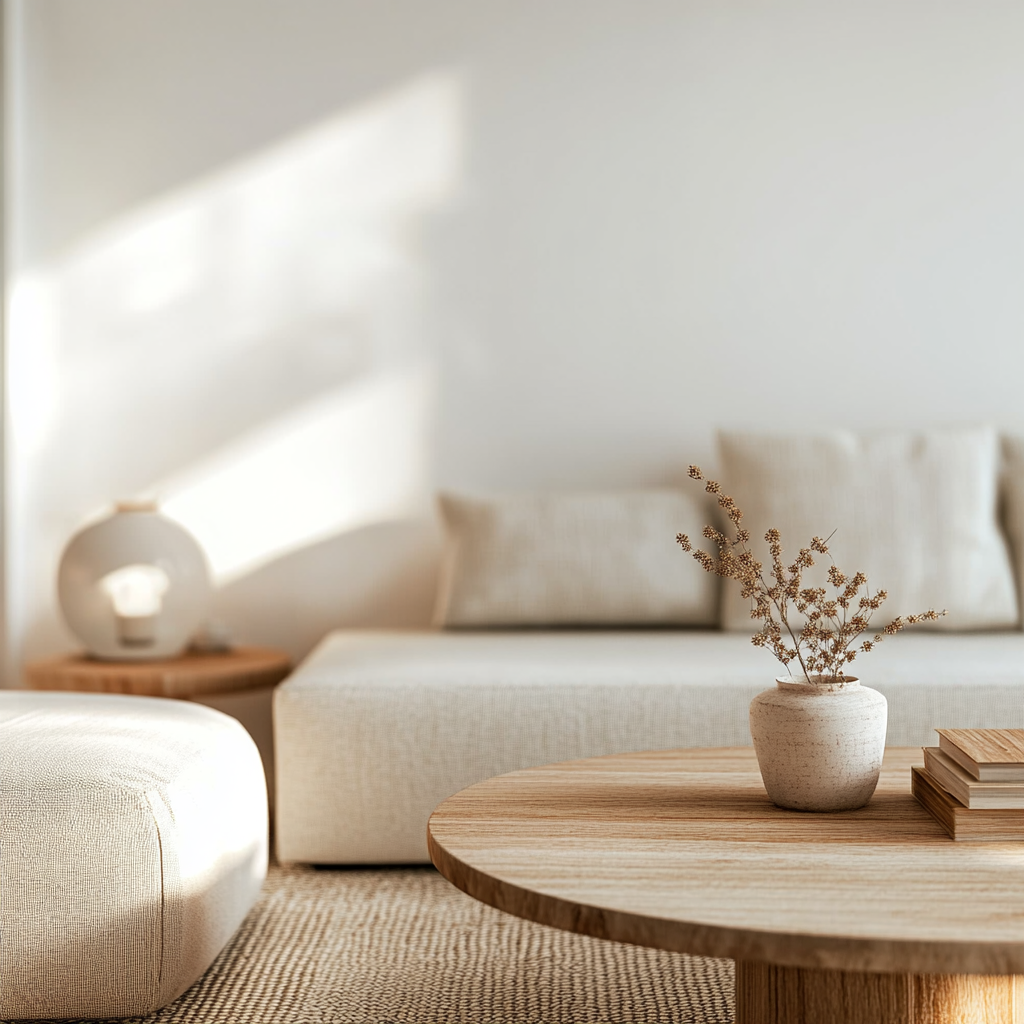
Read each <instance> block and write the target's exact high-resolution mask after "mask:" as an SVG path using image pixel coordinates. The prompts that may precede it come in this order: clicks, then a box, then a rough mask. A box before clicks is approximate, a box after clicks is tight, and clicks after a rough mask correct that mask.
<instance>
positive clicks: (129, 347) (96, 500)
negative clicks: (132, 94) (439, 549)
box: [7, 69, 464, 633]
mask: <svg viewBox="0 0 1024 1024" xmlns="http://www.w3.org/2000/svg"><path fill="white" fill-rule="evenodd" d="M463 102H464V82H463V79H462V75H461V73H460V72H458V71H457V70H448V69H439V70H436V71H432V72H428V73H425V74H422V75H419V76H417V77H415V78H411V79H409V80H407V81H405V82H401V83H397V84H396V85H395V87H394V88H391V89H389V90H388V91H386V92H382V93H381V94H380V95H378V96H375V97H370V98H367V99H366V100H365V101H363V102H359V103H357V104H354V105H348V106H346V107H345V108H344V109H341V110H339V111H338V113H337V114H336V115H335V116H331V117H329V118H328V119H326V120H323V121H321V122H318V123H316V124H314V125H312V126H310V127H308V128H306V129H303V130H301V131H298V132H296V133H295V134H293V135H291V136H287V137H284V138H282V139H280V140H279V141H277V142H275V143H274V144H273V145H271V146H268V147H267V148H265V149H263V150H260V151H259V152H256V153H254V154H253V155H251V156H249V157H247V158H246V159H243V160H240V161H238V162H237V163H234V164H232V165H230V166H227V167H225V168H223V169H221V170H218V171H217V172H216V173H213V174H210V175H208V176H205V177H203V178H201V179H197V180H195V181H192V182H189V183H187V184H184V185H183V186H182V187H181V188H178V189H176V190H175V191H174V192H171V193H168V194H167V195H165V196H163V197H160V198H158V199H155V200H154V201H152V202H149V203H147V204H145V205H144V206H140V207H137V208H135V209H132V210H130V211H128V212H126V213H125V214H124V215H123V216H120V217H119V218H118V219H116V220H113V221H110V222H108V223H107V224H106V225H104V227H103V228H102V229H101V230H99V231H97V232H95V233H93V234H92V235H90V236H88V237H86V238H84V239H83V240H82V241H81V242H80V243H79V244H76V245H75V246H74V247H72V248H69V249H68V250H66V251H65V252H64V253H62V254H59V255H57V256H55V257H54V259H53V260H52V261H50V262H48V263H47V264H45V265H39V266H35V267H30V268H26V269H25V270H22V271H19V273H18V274H17V275H16V276H15V278H14V280H13V282H12V296H13V298H12V304H11V307H10V309H9V313H8V316H9V320H8V325H9V332H8V346H9V348H8V353H9V354H8V374H7V389H8V397H9V405H8V416H9V434H8V442H9V466H8V473H9V477H8V479H9V482H10V488H9V494H8V498H7V502H8V511H9V518H8V527H9V532H8V544H7V546H8V557H9V562H8V569H9V572H8V579H9V591H10V592H11V593H16V594H17V595H18V598H17V601H16V602H14V603H13V604H12V608H11V610H10V615H11V616H12V617H13V618H14V619H16V620H17V623H18V624H17V625H16V629H15V632H16V633H20V632H21V631H22V630H23V628H24V627H23V626H22V625H20V623H21V622H22V620H24V621H25V622H28V621H30V620H32V619H33V618H34V619H37V620H40V621H45V622H47V623H49V624H50V627H52V625H53V623H55V622H56V608H55V604H54V600H53V583H52V572H53V571H55V568H54V567H55V566H56V561H57V557H58V555H59V552H60V550H61V548H62V546H63V545H64V543H65V542H66V541H67V538H68V537H69V536H70V534H71V533H72V532H73V530H74V529H75V528H77V527H78V526H79V525H80V524H81V523H82V522H83V521H84V520H86V519H87V518H88V517H90V516H92V515H94V514H100V513H101V512H102V511H105V510H106V509H108V508H109V506H110V504H111V503H112V502H113V501H115V500H117V499H122V498H130V497H133V496H141V495H148V494H154V493H155V494H156V495H157V496H158V497H159V498H162V499H164V502H165V507H166V509H167V511H168V513H169V514H170V515H172V516H174V517H175V518H178V519H180V520H181V522H182V523H183V524H184V525H186V527H188V528H189V529H191V530H192V532H193V533H195V534H196V536H197V537H198V538H199V540H200V542H201V543H202V544H203V546H204V547H205V548H206V550H207V552H208V553H209V556H210V558H211V561H212V563H213V570H214V574H215V578H216V582H219V583H224V582H228V581H230V580H232V579H237V578H238V577H239V576H240V575H243V574H245V573H247V572H251V571H253V570H255V569H257V568H258V567H260V566H261V565H265V564H266V563H267V562H269V561H271V560H273V559H274V558H277V557H281V556H283V555H285V554H287V553H288V552H290V551H294V550H295V549H296V548H298V547H301V546H303V545H305V544H312V543H316V542H317V541H319V540H321V539H324V538H326V537H329V536H330V535H332V534H334V533H339V532H343V531H346V530H350V529H353V528H356V527H358V526H360V525H363V524H366V523H369V522H372V521H374V520H376V519H390V518H394V517H395V516H400V515H405V514H408V512H409V510H410V509H411V508H413V507H414V506H416V503H417V502H419V503H420V505H419V507H420V508H422V502H423V500H424V497H423V496H424V495H425V494H427V493H429V487H430V481H429V479H428V478H429V476H430V474H431V472H432V466H431V463H430V456H431V452H430V450H429V446H430V432H431V416H432V413H431V409H432V405H431V399H430V395H431V389H432V387H433V385H432V383H431V382H432V380H433V377H432V374H433V369H432V367H433V364H434V361H435V358H434V354H433V339H432V338H431V336H430V331H429V323H430V319H431V318H430V316H429V310H427V309H426V306H427V305H428V304H429V302H430V287H431V282H430V280H429V277H428V276H427V274H426V272H425V260H424V256H423V236H424V232H425V231H426V230H429V227H430V225H431V218H432V217H433V216H434V215H437V214H439V213H443V212H444V211H445V209H446V208H447V207H448V206H450V204H451V202H452V200H453V199H454V198H455V197H457V195H458V192H459V188H460V186H461V173H462V158H463V154H462V145H463V132H464V111H463ZM211 453H213V454H211ZM50 627H48V628H50Z"/></svg>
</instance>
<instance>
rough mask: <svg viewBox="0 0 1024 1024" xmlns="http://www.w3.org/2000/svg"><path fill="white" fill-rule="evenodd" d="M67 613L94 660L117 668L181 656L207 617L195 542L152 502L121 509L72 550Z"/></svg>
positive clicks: (64, 581)
mask: <svg viewBox="0 0 1024 1024" xmlns="http://www.w3.org/2000/svg"><path fill="white" fill-rule="evenodd" d="M57 591H58V595H59V597H60V606H61V610H62V611H63V613H64V618H65V619H66V620H67V623H68V625H69V626H70V627H71V630H72V631H73V632H74V633H75V634H76V635H77V636H78V638H79V640H81V641H82V643H84V644H85V646H86V647H87V648H88V650H89V652H90V654H92V655H94V656H95V657H98V658H104V659H109V660H114V661H131V660H150V659H155V658H168V657H173V656H175V655H177V654H180V653H181V652H182V651H183V650H184V649H185V647H187V646H188V644H189V641H190V640H191V639H192V637H193V635H194V634H195V632H196V630H197V629H198V628H199V626H200V624H201V623H202V621H203V618H204V617H205V615H206V611H207V607H208V605H209V599H210V578H209V570H208V568H207V564H206V557H205V555H204V554H203V551H202V549H201V548H200V547H199V545H198V544H197V543H196V541H195V539H194V538H193V537H192V535H191V534H190V533H189V532H188V531H187V530H185V529H184V527H182V526H180V525H179V524H178V523H176V522H174V521H173V520H171V519H168V518H166V517H165V516H163V515H161V514H160V513H159V512H158V511H157V508H156V506H155V505H154V504H152V503H148V502H122V503H121V504H119V505H118V506H117V507H116V510H115V511H114V513H113V514H112V515H109V516H107V517H106V518H104V519H102V520H100V521H99V522H98V523H94V524H93V525H91V526H87V527H86V528H85V529H83V530H80V531H79V532H78V533H76V534H75V536H74V537H72V538H71V540H70V541H69V542H68V546H67V548H65V550H64V554H63V556H62V557H61V562H60V570H59V572H58V575H57Z"/></svg>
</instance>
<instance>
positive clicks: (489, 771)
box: [274, 630, 1024, 863]
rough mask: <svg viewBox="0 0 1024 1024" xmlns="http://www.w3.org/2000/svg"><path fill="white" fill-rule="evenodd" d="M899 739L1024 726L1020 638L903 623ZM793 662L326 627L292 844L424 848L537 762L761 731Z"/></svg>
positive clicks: (582, 642) (291, 818)
mask: <svg viewBox="0 0 1024 1024" xmlns="http://www.w3.org/2000/svg"><path fill="white" fill-rule="evenodd" d="M857 668H862V669H863V670H864V671H863V672H862V673H861V678H862V680H863V682H864V683H865V684H866V685H869V686H873V687H876V688H877V689H878V690H880V691H881V692H882V693H883V694H884V695H885V696H886V697H887V698H888V700H889V743H890V744H893V745H906V744H922V745H923V744H929V743H932V742H934V732H933V730H934V729H935V728H936V727H937V726H938V727H941V726H946V725H961V726H979V727H980V726H1012V727H1020V728H1024V700H1022V698H1024V634H1022V633H1016V632H1014V633H999V634H964V635H958V634H935V633H929V634H925V633H918V634H906V635H900V636H897V637H895V638H892V639H890V640H888V641H886V643H885V644H884V645H882V646H881V647H880V648H879V649H878V650H877V651H875V652H873V653H872V654H871V655H870V657H868V658H865V659H864V661H863V662H862V663H860V662H859V663H857ZM780 671H781V666H778V664H777V663H776V662H775V661H774V660H773V659H772V658H771V657H770V656H769V655H767V654H766V652H765V651H763V650H758V649H756V648H754V647H753V646H752V645H751V643H750V639H749V637H746V636H743V635H740V634H737V633H722V632H718V631H711V630H642V631H610V630H609V631H564V632H553V631H545V632H527V633H523V632H514V631H507V632H485V633H450V632H429V631H424V632H417V631H372V632H370V631H368V632H349V631H344V632H336V633H332V634H330V635H329V636H328V637H326V638H325V640H324V641H323V642H322V643H321V644H320V646H319V647H318V648H317V649H316V650H315V651H314V652H313V654H311V655H310V657H309V658H308V659H307V660H306V661H305V662H304V663H303V664H302V665H300V666H299V668H298V670H297V671H296V672H295V673H294V674H293V675H292V676H291V677H290V678H289V679H288V680H287V681H286V682H285V683H284V684H282V686H280V687H279V688H278V690H277V692H276V694H275V708H274V727H275V742H276V751H277V801H278V803H277V820H276V831H277V841H278V853H279V856H280V857H281V858H282V859H283V860H294V861H309V862H314V863H401V862H417V861H424V860H426V859H427V852H426V836H425V830H426V823H427V818H428V817H429V815H430V812H431V811H432V810H433V808H434V807H435V806H436V805H437V804H438V803H439V802H440V801H441V800H443V799H445V798H446V797H448V796H450V795H451V794H452V793H455V792H457V791H458V790H460V789H463V788H464V787H466V786H469V785H472V784H473V783H474V782H479V781H481V780H482V779H485V778H488V777H490V776H492V775H497V774H500V773H502V772H506V771H513V770H515V769H518V768H525V767H528V766H530V765H537V764H545V763H549V762H552V761H563V760H568V759H571V758H578V757H589V756H594V755H599V754H608V753H614V752H617V751H625V750H644V749H666V748H671V747H700V746H736V745H746V744H749V743H750V733H749V728H748V717H747V716H748V707H749V704H750V701H751V699H752V698H753V697H754V695H755V694H757V693H759V692H760V691H761V690H763V689H765V688H766V687H768V686H770V685H772V684H773V680H774V677H775V676H776V675H777V674H779V672H780Z"/></svg>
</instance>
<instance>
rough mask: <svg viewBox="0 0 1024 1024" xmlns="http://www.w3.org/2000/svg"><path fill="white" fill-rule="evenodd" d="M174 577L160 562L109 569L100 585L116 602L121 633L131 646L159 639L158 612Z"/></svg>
mask: <svg viewBox="0 0 1024 1024" xmlns="http://www.w3.org/2000/svg"><path fill="white" fill-rule="evenodd" d="M170 585H171V578H170V576H168V575H167V573H166V572H164V570H163V569H161V568H160V566H158V565H126V566H124V567H123V568H121V569H115V570H114V571H113V572H108V573H107V575H106V576H104V577H103V579H101V580H100V588H101V589H102V590H104V591H106V593H107V594H108V595H109V597H110V600H111V602H112V603H113V605H114V616H115V618H116V619H117V629H118V635H119V636H120V638H121V641H122V642H123V643H124V644H125V645H126V646H128V647H146V646H148V645H149V644H151V643H153V641H154V640H155V639H156V623H157V616H159V614H160V609H161V607H162V606H163V596H164V594H166V593H167V590H168V588H169V587H170Z"/></svg>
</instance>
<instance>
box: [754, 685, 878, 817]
mask: <svg viewBox="0 0 1024 1024" xmlns="http://www.w3.org/2000/svg"><path fill="white" fill-rule="evenodd" d="M775 682H776V685H775V688H774V689H771V690H765V691H764V692H763V693H759V694H758V695H757V696H756V697H755V698H754V699H753V701H751V703H750V735H751V736H752V737H753V740H754V750H755V751H756V752H757V763H758V765H759V766H760V768H761V778H762V779H763V780H764V788H765V789H766V790H767V791H768V796H769V797H771V800H772V802H773V803H775V804H778V806H779V807H789V808H792V809H794V810H798V811H847V810H852V809H853V808H855V807H863V806H864V805H865V804H866V803H867V802H868V801H869V800H870V799H871V794H872V793H874V791H875V786H876V785H877V784H878V773H879V771H880V769H881V767H882V752H883V750H884V748H885V727H886V720H887V717H888V706H887V704H886V700H885V697H883V696H882V695H881V694H880V693H879V692H878V691H877V690H872V689H870V688H868V687H867V686H861V685H860V682H859V681H858V680H857V679H854V678H852V677H850V676H847V677H846V681H845V682H843V683H835V684H820V685H811V684H810V683H807V682H806V681H803V680H801V679H798V678H796V677H792V676H782V677H779V678H778V679H776V681H775Z"/></svg>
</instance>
